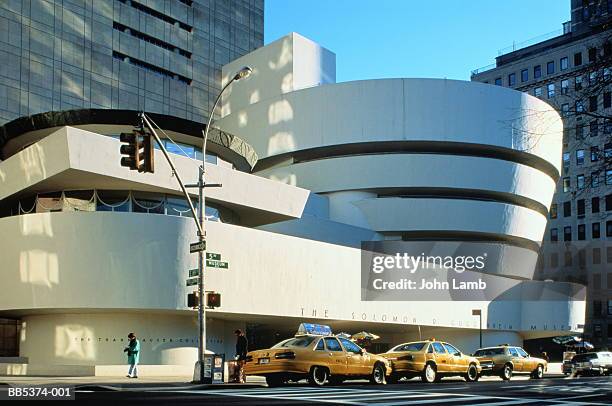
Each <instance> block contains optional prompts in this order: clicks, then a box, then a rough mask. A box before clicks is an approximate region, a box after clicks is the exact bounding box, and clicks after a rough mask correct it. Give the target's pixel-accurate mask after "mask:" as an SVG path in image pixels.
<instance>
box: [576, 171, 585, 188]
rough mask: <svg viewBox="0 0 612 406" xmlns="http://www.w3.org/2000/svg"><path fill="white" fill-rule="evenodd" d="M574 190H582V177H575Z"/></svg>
mask: <svg viewBox="0 0 612 406" xmlns="http://www.w3.org/2000/svg"><path fill="white" fill-rule="evenodd" d="M576 188H577V189H578V190H582V189H584V175H577V176H576Z"/></svg>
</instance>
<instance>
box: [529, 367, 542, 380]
mask: <svg viewBox="0 0 612 406" xmlns="http://www.w3.org/2000/svg"><path fill="white" fill-rule="evenodd" d="M531 377H532V378H533V379H542V377H544V367H543V366H542V365H538V367H537V368H536V370H535V371H533V373H532V374H531Z"/></svg>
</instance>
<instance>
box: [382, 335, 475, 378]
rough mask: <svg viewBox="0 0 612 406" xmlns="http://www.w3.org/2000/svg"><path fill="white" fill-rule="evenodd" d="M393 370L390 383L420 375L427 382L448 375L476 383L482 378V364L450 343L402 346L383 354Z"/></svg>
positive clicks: (419, 343)
mask: <svg viewBox="0 0 612 406" xmlns="http://www.w3.org/2000/svg"><path fill="white" fill-rule="evenodd" d="M381 355H382V356H383V357H385V358H387V359H388V360H389V361H390V362H391V367H392V369H393V371H392V374H391V376H390V377H389V382H397V381H398V380H399V379H401V378H403V377H406V378H409V379H410V378H413V377H415V376H420V377H421V379H422V380H423V381H424V382H428V383H431V382H437V381H439V380H440V379H442V378H443V377H445V376H462V377H463V378H464V379H465V380H466V381H468V382H475V381H477V380H478V378H479V376H480V371H481V368H480V364H479V362H478V360H477V359H476V358H474V357H472V356H469V355H466V354H463V353H462V352H461V351H459V350H458V349H457V348H456V347H454V346H453V345H451V344H449V343H445V342H441V341H435V340H433V339H432V340H427V341H417V342H413V343H406V344H400V345H398V346H396V347H394V348H392V349H391V350H389V351H388V352H386V353H384V354H381Z"/></svg>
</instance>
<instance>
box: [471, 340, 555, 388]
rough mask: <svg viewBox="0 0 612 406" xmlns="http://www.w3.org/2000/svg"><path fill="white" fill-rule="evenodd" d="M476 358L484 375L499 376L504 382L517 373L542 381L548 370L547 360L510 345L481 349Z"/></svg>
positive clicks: (476, 353)
mask: <svg viewBox="0 0 612 406" xmlns="http://www.w3.org/2000/svg"><path fill="white" fill-rule="evenodd" d="M474 356H475V357H476V358H478V360H479V361H480V365H481V366H482V375H497V376H499V377H500V378H502V379H503V380H504V381H508V380H510V378H512V375H513V374H516V373H519V374H529V375H531V377H532V378H535V379H541V378H542V377H543V376H544V371H546V369H547V368H548V362H546V360H544V359H542V358H536V357H532V356H530V355H529V354H527V352H526V351H525V350H524V349H522V348H521V347H514V346H509V345H500V346H497V347H488V348H481V349H479V350H477V351H476V352H475V353H474Z"/></svg>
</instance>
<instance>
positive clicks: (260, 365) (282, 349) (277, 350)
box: [244, 335, 391, 386]
mask: <svg viewBox="0 0 612 406" xmlns="http://www.w3.org/2000/svg"><path fill="white" fill-rule="evenodd" d="M244 372H245V374H246V375H258V376H264V377H265V378H266V382H267V383H268V386H279V385H282V384H284V383H286V382H288V381H296V382H297V381H299V380H301V379H304V378H305V379H308V382H309V383H310V384H311V385H314V386H323V385H325V384H326V383H327V382H330V383H332V384H339V383H341V382H343V381H344V380H345V379H359V378H369V379H370V382H372V383H373V384H377V385H382V384H385V383H386V376H387V375H389V374H390V373H391V367H390V364H389V361H387V360H386V359H385V358H384V357H381V356H378V355H374V354H370V353H368V352H366V351H365V350H364V349H362V348H361V347H359V346H358V345H357V344H355V343H353V342H352V341H350V340H348V339H346V338H344V337H339V336H325V337H321V336H316V335H301V336H296V337H294V338H290V339H288V340H285V341H281V342H280V343H278V344H276V345H275V346H274V347H272V348H270V349H266V350H257V351H251V352H249V353H248V354H247V357H246V363H245V366H244Z"/></svg>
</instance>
